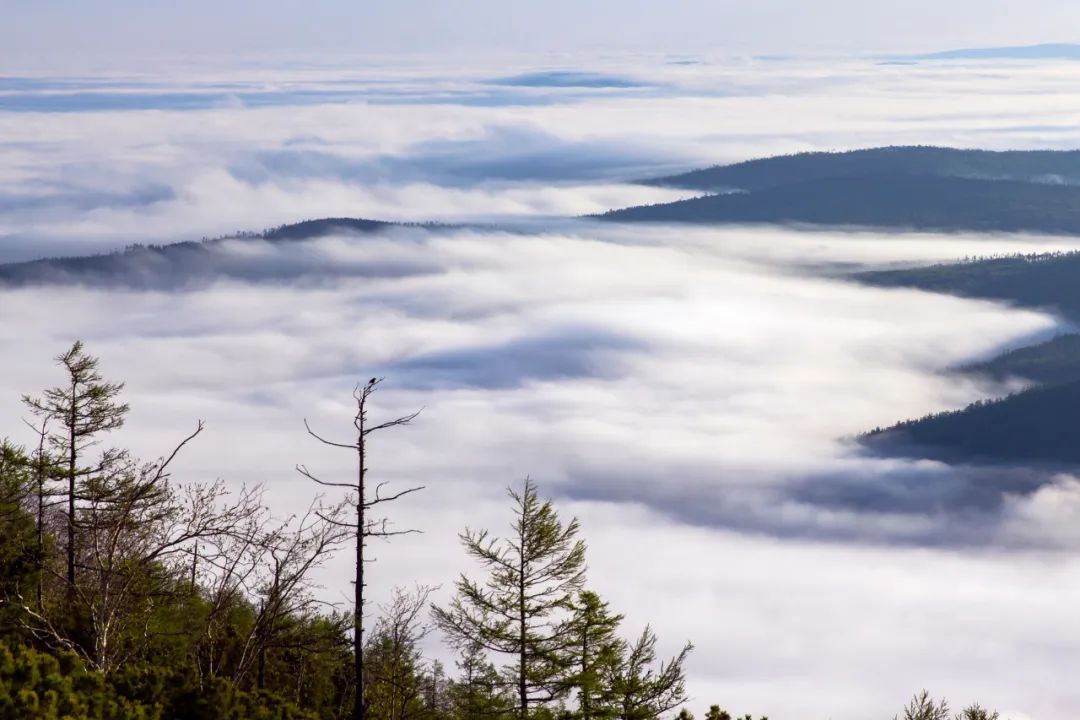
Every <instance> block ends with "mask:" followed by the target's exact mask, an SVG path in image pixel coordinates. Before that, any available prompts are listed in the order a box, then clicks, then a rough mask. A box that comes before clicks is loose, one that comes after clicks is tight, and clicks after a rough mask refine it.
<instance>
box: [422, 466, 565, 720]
mask: <svg viewBox="0 0 1080 720" xmlns="http://www.w3.org/2000/svg"><path fill="white" fill-rule="evenodd" d="M509 493H510V497H511V498H512V499H513V502H514V515H515V518H514V522H513V525H512V533H511V534H510V536H509V537H507V538H504V539H497V538H493V537H491V536H490V534H489V532H488V531H487V530H478V531H474V530H470V529H466V530H465V532H464V533H462V535H461V542H462V544H463V545H464V546H465V550H466V552H467V553H468V554H469V555H470V556H471V557H473V558H474V559H475V560H477V561H479V562H480V564H481V566H482V567H483V568H484V569H485V570H486V571H487V577H486V578H485V579H484V580H482V581H477V580H473V579H470V578H469V577H467V576H466V575H464V574H462V575H461V577H460V579H459V580H458V581H457V584H456V594H455V596H454V598H453V599H452V601H451V603H450V605H449V606H448V607H445V608H439V607H436V608H434V611H433V612H434V617H435V621H436V623H437V624H438V626H439V627H440V629H442V631H443V632H444V633H445V634H446V635H447V636H448V638H449V639H450V641H451V642H453V643H455V644H456V645H458V646H459V647H464V646H467V645H469V644H470V643H472V644H476V645H479V646H480V647H482V648H483V649H485V650H487V651H489V652H494V653H500V654H503V655H508V656H510V657H512V658H513V661H512V662H511V663H510V665H509V666H508V667H507V668H506V675H507V679H508V680H509V681H510V682H511V684H512V685H513V687H514V688H515V692H516V695H517V698H516V700H517V702H516V708H515V711H516V713H517V716H518V717H519V718H520V719H521V720H525V718H527V717H528V716H529V711H530V708H531V707H533V708H535V707H543V706H545V705H549V704H550V703H552V702H554V701H556V700H559V699H560V698H562V697H564V696H565V695H566V694H567V692H568V687H567V685H566V682H565V680H566V676H567V675H568V673H570V672H571V670H570V668H568V667H567V663H566V662H565V654H566V652H567V650H568V649H569V647H570V646H571V644H572V643H573V633H572V632H570V629H569V627H568V625H567V622H566V621H567V617H568V615H569V613H570V612H571V608H572V604H573V600H574V596H575V595H576V594H577V593H578V591H580V589H581V587H582V584H583V583H584V581H585V542H584V541H583V540H580V539H578V537H577V534H578V530H579V526H578V522H577V520H576V519H574V520H571V521H570V522H569V523H567V524H565V525H564V524H563V523H562V522H561V521H560V520H559V517H558V515H557V514H556V512H555V509H554V508H553V507H552V505H551V503H550V502H548V501H541V500H540V497H539V495H538V494H537V490H536V485H535V484H534V483H533V482H532V481H531V480H529V479H526V480H525V485H524V487H523V488H522V490H521V492H518V491H516V490H514V489H510V490H509Z"/></svg>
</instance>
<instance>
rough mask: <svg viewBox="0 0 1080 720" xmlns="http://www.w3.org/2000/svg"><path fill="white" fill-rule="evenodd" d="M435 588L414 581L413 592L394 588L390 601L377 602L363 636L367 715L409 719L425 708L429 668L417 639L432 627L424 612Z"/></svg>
mask: <svg viewBox="0 0 1080 720" xmlns="http://www.w3.org/2000/svg"><path fill="white" fill-rule="evenodd" d="M435 589H436V588H434V587H431V586H428V585H417V586H416V588H415V590H413V591H408V590H405V589H403V588H394V592H393V595H392V596H391V598H390V601H389V602H388V603H386V604H385V605H382V606H380V610H381V612H380V615H379V619H378V620H377V621H376V622H375V627H374V629H373V630H372V633H371V636H370V637H369V638H368V641H367V644H368V648H367V649H368V653H367V656H368V664H369V666H370V667H369V668H368V669H367V670H368V672H367V678H366V679H367V684H368V687H367V688H366V690H367V693H368V695H369V705H368V708H367V709H368V712H369V713H370V715H371V717H372V718H373V720H410V718H413V717H416V716H418V715H421V714H423V713H424V711H425V710H426V709H427V706H426V704H425V697H424V696H425V691H426V690H428V688H429V685H430V680H431V678H430V677H429V676H430V675H431V673H430V672H428V668H427V667H426V665H427V663H426V662H425V660H424V656H423V653H422V652H421V649H420V643H421V641H422V640H423V639H424V638H425V637H427V635H428V634H429V633H430V632H431V630H432V626H431V625H430V624H429V623H428V622H427V621H426V614H427V609H428V600H429V599H430V597H431V593H432V592H434V591H435Z"/></svg>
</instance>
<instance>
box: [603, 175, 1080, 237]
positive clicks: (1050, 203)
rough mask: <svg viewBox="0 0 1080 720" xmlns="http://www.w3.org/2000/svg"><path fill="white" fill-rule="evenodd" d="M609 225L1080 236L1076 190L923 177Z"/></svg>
mask: <svg viewBox="0 0 1080 720" xmlns="http://www.w3.org/2000/svg"><path fill="white" fill-rule="evenodd" d="M596 217H597V218H598V219H600V220H607V221H616V222H667V223H701V224H746V223H781V224H806V225H822V226H834V227H835V226H851V227H864V228H892V229H912V230H933V231H972V232H1021V231H1027V232H1041V233H1052V234H1063V235H1080V187H1078V186H1070V185H1046V184H1038V183H1026V182H1018V181H1006V180H998V181H992V180H971V179H966V178H958V177H938V176H924V175H904V174H898V175H880V174H876V175H864V176H854V177H830V178H824V179H816V180H804V181H800V182H793V183H789V184H786V185H777V186H772V187H767V188H764V189H762V190H757V191H755V192H745V193H744V192H739V193H730V194H724V195H706V196H704V197H697V198H691V199H689V200H680V201H677V202H672V203H664V204H659V205H642V206H638V207H631V208H626V209H622V210H612V211H610V212H607V213H604V214H602V215H598V216H596Z"/></svg>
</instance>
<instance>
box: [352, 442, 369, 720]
mask: <svg viewBox="0 0 1080 720" xmlns="http://www.w3.org/2000/svg"><path fill="white" fill-rule="evenodd" d="M356 447H357V453H358V455H359V470H358V473H357V479H356V492H357V503H356V588H355V598H354V600H353V654H354V656H355V662H356V667H355V668H354V674H355V675H356V702H355V704H354V707H353V720H364V716H365V713H366V707H365V705H364V434H363V431H362V430H361V432H360V436H359V439H358V440H357V443H356Z"/></svg>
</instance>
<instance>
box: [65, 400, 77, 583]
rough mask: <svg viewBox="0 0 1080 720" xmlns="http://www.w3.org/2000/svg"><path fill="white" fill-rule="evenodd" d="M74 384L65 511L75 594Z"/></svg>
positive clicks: (69, 573)
mask: <svg viewBox="0 0 1080 720" xmlns="http://www.w3.org/2000/svg"><path fill="white" fill-rule="evenodd" d="M75 390H76V388H75V385H74V384H72V386H71V417H70V421H71V426H70V427H69V428H68V442H69V443H70V445H69V447H68V512H67V582H68V595H69V596H74V595H75V463H76V460H77V459H78V452H79V451H78V449H77V448H76V447H75V442H76V441H77V439H78V436H77V435H76V433H75V424H76V422H77V421H78V418H77V416H76V412H77V410H78V408H77V407H76V406H75V397H76V396H75Z"/></svg>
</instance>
